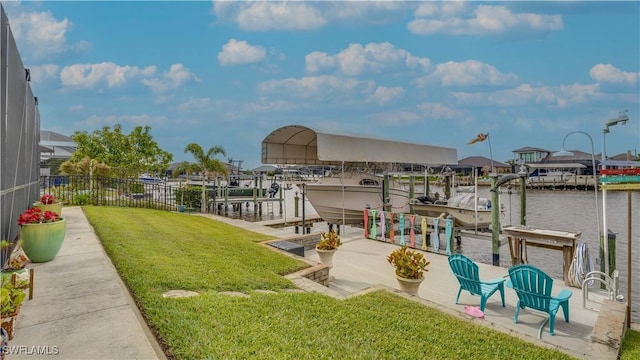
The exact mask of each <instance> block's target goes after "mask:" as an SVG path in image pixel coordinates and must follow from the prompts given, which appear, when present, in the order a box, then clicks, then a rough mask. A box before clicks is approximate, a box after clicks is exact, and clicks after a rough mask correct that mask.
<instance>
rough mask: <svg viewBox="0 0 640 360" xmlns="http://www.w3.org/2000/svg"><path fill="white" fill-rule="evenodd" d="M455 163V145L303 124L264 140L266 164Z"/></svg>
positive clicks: (271, 135)
mask: <svg viewBox="0 0 640 360" xmlns="http://www.w3.org/2000/svg"><path fill="white" fill-rule="evenodd" d="M343 161H344V162H363V163H364V162H371V163H376V162H377V163H413V164H429V165H455V164H457V163H458V156H457V151H456V149H454V148H447V147H440V146H432V145H422V144H415V143H407V142H401V141H394V140H383V139H375V138H368V137H363V136H353V135H340V134H332V133H326V132H321V131H318V130H314V129H312V128H309V127H306V126H301V125H288V126H283V127H281V128H279V129H276V130H274V131H273V132H272V133H271V134H269V135H267V137H265V138H264V140H262V163H263V164H283V165H287V164H307V165H312V164H318V165H338V164H340V163H341V162H343Z"/></svg>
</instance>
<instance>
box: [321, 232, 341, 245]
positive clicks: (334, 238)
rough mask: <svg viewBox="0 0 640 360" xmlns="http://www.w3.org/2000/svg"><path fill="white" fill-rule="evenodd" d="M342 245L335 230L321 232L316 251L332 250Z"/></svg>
mask: <svg viewBox="0 0 640 360" xmlns="http://www.w3.org/2000/svg"><path fill="white" fill-rule="evenodd" d="M341 245H342V241H340V235H338V234H337V233H336V232H335V230H331V231H329V232H328V233H327V232H324V231H323V232H322V233H321V235H320V242H319V243H318V244H316V249H319V250H334V249H337V248H339V247H340V246H341Z"/></svg>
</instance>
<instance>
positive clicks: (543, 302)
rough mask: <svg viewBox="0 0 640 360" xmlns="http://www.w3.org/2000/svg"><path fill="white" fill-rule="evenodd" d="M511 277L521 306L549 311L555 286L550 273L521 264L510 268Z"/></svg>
mask: <svg viewBox="0 0 640 360" xmlns="http://www.w3.org/2000/svg"><path fill="white" fill-rule="evenodd" d="M509 277H510V279H511V283H512V285H513V289H514V290H515V291H516V294H517V295H518V299H520V305H521V306H525V307H529V308H532V309H536V310H540V311H545V312H549V306H550V303H551V289H552V287H553V279H552V278H551V277H550V276H549V275H547V274H545V273H544V272H543V271H542V270H540V269H538V268H536V267H535V266H532V265H529V264H521V265H516V266H514V267H512V268H510V269H509Z"/></svg>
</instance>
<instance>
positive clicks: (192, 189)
mask: <svg viewBox="0 0 640 360" xmlns="http://www.w3.org/2000/svg"><path fill="white" fill-rule="evenodd" d="M173 193H174V195H175V198H176V199H177V201H178V204H179V205H185V206H186V207H189V208H196V209H199V208H200V207H201V201H202V200H201V186H191V185H184V186H183V187H182V188H181V189H176V190H174V192H173Z"/></svg>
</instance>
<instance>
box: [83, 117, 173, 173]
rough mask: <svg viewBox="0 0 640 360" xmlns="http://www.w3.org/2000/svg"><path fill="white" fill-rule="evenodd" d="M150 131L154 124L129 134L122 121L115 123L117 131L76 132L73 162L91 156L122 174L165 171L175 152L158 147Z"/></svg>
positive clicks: (139, 127) (114, 127) (114, 128)
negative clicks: (121, 123) (123, 128)
mask: <svg viewBox="0 0 640 360" xmlns="http://www.w3.org/2000/svg"><path fill="white" fill-rule="evenodd" d="M150 131H151V127H150V126H145V127H142V126H137V127H136V128H135V129H133V131H131V133H130V134H128V135H126V134H123V133H122V126H121V125H120V124H116V125H114V126H113V130H112V129H111V128H110V127H109V126H105V127H103V128H102V130H95V131H94V132H93V133H92V134H89V133H88V132H86V131H82V132H81V131H76V132H74V133H73V135H71V138H72V139H73V141H74V142H75V143H76V146H77V150H76V151H75V152H74V153H73V155H72V157H71V162H73V163H77V162H79V161H81V160H82V159H84V158H85V157H89V158H90V159H93V160H96V161H97V162H99V163H104V164H106V165H108V166H109V167H111V168H112V170H113V171H115V172H116V174H117V175H118V176H120V177H128V176H135V175H138V174H140V173H143V172H153V173H162V172H164V171H165V170H166V169H168V168H169V164H170V163H171V161H172V160H173V155H172V154H171V153H168V152H166V151H164V150H162V149H161V148H160V147H159V146H158V143H156V142H155V141H154V140H153V137H152V136H151V134H150Z"/></svg>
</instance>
